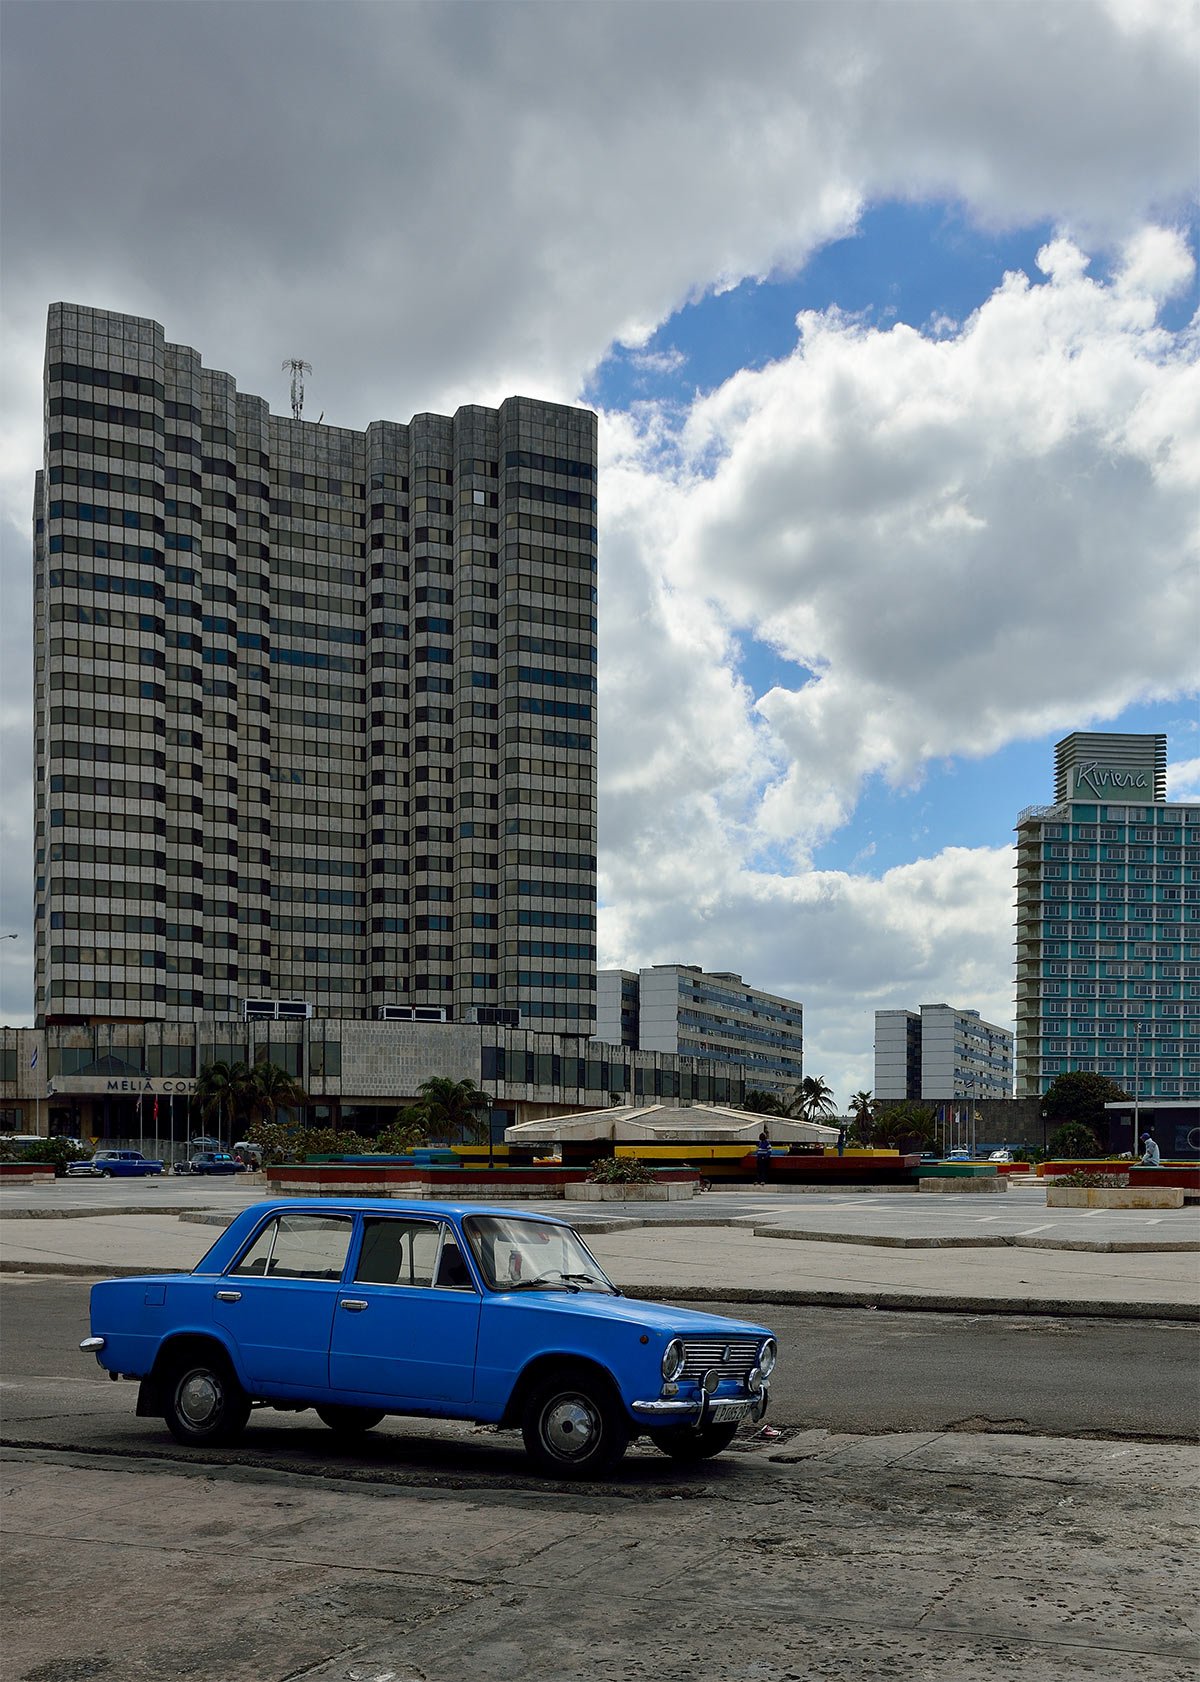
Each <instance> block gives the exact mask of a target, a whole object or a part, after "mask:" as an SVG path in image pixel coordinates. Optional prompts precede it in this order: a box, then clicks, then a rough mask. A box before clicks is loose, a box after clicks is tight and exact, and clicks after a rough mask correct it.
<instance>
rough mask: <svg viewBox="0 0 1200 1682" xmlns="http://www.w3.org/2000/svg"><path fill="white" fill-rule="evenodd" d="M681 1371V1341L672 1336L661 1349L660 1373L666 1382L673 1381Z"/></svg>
mask: <svg viewBox="0 0 1200 1682" xmlns="http://www.w3.org/2000/svg"><path fill="white" fill-rule="evenodd" d="M682 1371H683V1343H682V1342H681V1340H680V1339H679V1338H677V1337H673V1338H672V1339H671V1341H670V1343H668V1345H667V1347H666V1348H665V1349H664V1350H663V1358H662V1375H663V1377H664V1378H665V1379H666V1381H667V1383H668V1384H672V1383H674V1381H675V1380H676V1379H677V1378H678V1377H679V1375H680V1373H682Z"/></svg>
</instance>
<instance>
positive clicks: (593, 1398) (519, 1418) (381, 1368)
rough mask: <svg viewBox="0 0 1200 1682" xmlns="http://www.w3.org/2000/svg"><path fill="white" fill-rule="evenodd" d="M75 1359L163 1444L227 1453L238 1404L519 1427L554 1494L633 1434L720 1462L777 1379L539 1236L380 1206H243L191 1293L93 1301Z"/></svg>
mask: <svg viewBox="0 0 1200 1682" xmlns="http://www.w3.org/2000/svg"><path fill="white" fill-rule="evenodd" d="M80 1348H81V1349H83V1350H85V1351H89V1352H92V1353H94V1354H95V1355H96V1358H97V1360H98V1361H99V1362H100V1365H101V1366H102V1367H104V1368H105V1369H106V1370H107V1371H109V1372H111V1373H113V1374H114V1375H115V1374H119V1375H120V1376H122V1377H124V1378H136V1379H139V1380H140V1381H141V1382H140V1389H139V1392H138V1401H137V1412H138V1415H139V1416H140V1417H158V1418H162V1419H165V1421H166V1424H167V1428H168V1429H169V1430H170V1431H171V1433H172V1435H173V1436H175V1437H176V1439H177V1440H178V1441H179V1442H182V1443H190V1444H196V1445H209V1444H222V1443H229V1442H232V1441H233V1440H235V1439H236V1438H237V1436H238V1435H239V1434H240V1432H241V1431H242V1429H243V1427H244V1426H245V1424H246V1421H247V1419H248V1418H249V1416H250V1410H251V1407H252V1406H253V1405H255V1404H262V1405H266V1406H274V1407H280V1408H284V1409H288V1410H295V1409H296V1408H306V1407H311V1408H315V1409H316V1412H317V1414H318V1416H319V1417H320V1418H321V1419H322V1420H323V1421H324V1422H325V1424H326V1425H328V1426H330V1427H331V1428H332V1429H333V1430H335V1431H337V1432H339V1433H342V1434H343V1435H353V1434H355V1433H358V1432H361V1431H366V1430H369V1429H370V1428H371V1427H372V1426H373V1425H376V1424H378V1423H379V1421H380V1420H381V1419H383V1418H384V1416H385V1415H387V1414H416V1415H421V1416H424V1417H432V1418H440V1419H463V1420H474V1421H478V1422H481V1423H488V1424H492V1425H498V1426H501V1427H508V1428H512V1429H519V1430H520V1431H521V1433H522V1436H523V1438H524V1441H525V1447H526V1449H527V1450H528V1452H529V1454H530V1456H531V1458H532V1459H533V1461H534V1463H535V1464H536V1465H537V1467H538V1468H539V1469H540V1470H542V1471H545V1472H549V1473H552V1474H555V1475H557V1476H560V1477H593V1476H602V1475H604V1474H605V1473H606V1472H609V1471H611V1470H612V1468H613V1467H614V1466H615V1465H616V1464H617V1462H618V1461H619V1460H620V1458H621V1456H622V1454H623V1453H624V1452H625V1448H626V1446H627V1444H628V1443H629V1442H630V1440H631V1439H632V1438H634V1437H637V1436H640V1435H646V1436H648V1437H649V1438H650V1440H651V1441H652V1442H653V1443H655V1444H656V1445H657V1446H658V1447H659V1448H660V1449H662V1450H663V1452H664V1453H666V1454H669V1455H671V1456H673V1457H674V1458H675V1459H678V1460H683V1461H697V1460H703V1459H706V1458H708V1457H709V1456H710V1455H713V1454H718V1453H720V1451H721V1450H722V1449H723V1448H725V1447H726V1446H727V1445H728V1444H729V1442H731V1441H732V1439H733V1436H734V1434H735V1432H736V1431H737V1429H738V1426H739V1425H740V1424H741V1423H742V1422H743V1421H744V1420H759V1419H762V1417H763V1416H764V1414H765V1413H766V1411H767V1398H768V1388H769V1380H770V1376H771V1373H772V1371H773V1369H774V1366H775V1359H776V1344H775V1339H774V1337H773V1335H772V1333H771V1332H770V1331H769V1330H768V1329H767V1328H766V1327H765V1326H760V1325H757V1324H754V1323H752V1322H749V1321H744V1320H731V1319H726V1318H725V1317H724V1316H722V1315H717V1314H705V1313H701V1312H698V1311H694V1310H690V1309H686V1308H672V1307H666V1306H664V1305H661V1304H656V1303H650V1302H641V1301H635V1300H632V1299H630V1298H627V1297H624V1296H622V1294H621V1292H620V1291H619V1290H618V1289H617V1288H616V1286H615V1285H613V1284H612V1283H611V1281H610V1280H608V1279H607V1278H606V1277H605V1275H604V1271H603V1269H602V1268H601V1267H600V1264H599V1263H598V1262H597V1261H596V1259H595V1257H594V1256H593V1255H592V1254H591V1252H590V1251H589V1250H588V1248H587V1246H586V1244H584V1242H583V1240H582V1239H581V1238H580V1236H579V1234H578V1233H577V1232H576V1231H575V1230H574V1229H573V1228H572V1227H570V1226H569V1225H568V1224H567V1223H566V1222H565V1221H562V1220H560V1219H558V1218H557V1217H555V1216H551V1215H534V1214H530V1213H526V1212H518V1211H515V1210H511V1209H500V1208H489V1207H484V1208H479V1207H475V1206H472V1205H469V1204H468V1205H459V1204H451V1203H426V1202H421V1203H415V1204H403V1203H397V1202H394V1201H392V1200H391V1199H382V1198H381V1199H378V1200H376V1199H359V1198H349V1199H331V1198H314V1199H304V1200H296V1199H294V1198H288V1199H286V1200H275V1201H271V1202H266V1203H257V1204H254V1205H252V1206H251V1207H250V1208H248V1209H245V1210H243V1211H242V1213H241V1214H240V1215H239V1216H238V1217H237V1219H236V1220H234V1221H233V1222H232V1223H231V1225H230V1226H229V1227H228V1228H227V1229H226V1230H225V1232H223V1233H222V1235H221V1236H220V1237H219V1238H218V1239H217V1241H216V1243H215V1244H214V1245H213V1247H212V1248H211V1250H209V1252H208V1254H207V1255H206V1256H204V1258H203V1259H202V1260H201V1261H199V1262H197V1264H196V1266H195V1267H194V1268H193V1269H192V1271H191V1273H190V1274H182V1275H181V1274H162V1275H150V1276H147V1277H142V1278H135V1279H107V1280H104V1281H102V1282H101V1283H100V1284H97V1285H94V1286H93V1287H92V1294H91V1336H90V1337H87V1338H85V1339H84V1340H83V1342H82V1344H81V1345H80Z"/></svg>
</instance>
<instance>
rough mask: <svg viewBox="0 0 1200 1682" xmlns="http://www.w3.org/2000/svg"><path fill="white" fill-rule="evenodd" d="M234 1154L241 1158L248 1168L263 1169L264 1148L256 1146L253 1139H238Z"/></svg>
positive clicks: (234, 1146)
mask: <svg viewBox="0 0 1200 1682" xmlns="http://www.w3.org/2000/svg"><path fill="white" fill-rule="evenodd" d="M233 1154H234V1156H235V1157H240V1158H241V1160H242V1161H243V1162H244V1163H245V1164H246V1167H247V1168H261V1167H262V1146H261V1145H256V1144H255V1143H254V1141H253V1140H252V1139H238V1140H237V1141H236V1142H235V1143H234V1145H233Z"/></svg>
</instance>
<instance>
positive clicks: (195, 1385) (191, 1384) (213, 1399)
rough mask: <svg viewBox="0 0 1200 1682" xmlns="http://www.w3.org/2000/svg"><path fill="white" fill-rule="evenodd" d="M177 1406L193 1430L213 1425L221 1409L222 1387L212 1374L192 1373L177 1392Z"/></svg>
mask: <svg viewBox="0 0 1200 1682" xmlns="http://www.w3.org/2000/svg"><path fill="white" fill-rule="evenodd" d="M175 1405H176V1407H177V1408H178V1409H179V1412H180V1415H181V1416H182V1418H183V1419H184V1420H185V1421H186V1422H187V1424H189V1425H190V1426H191V1427H192V1428H193V1430H197V1431H199V1430H202V1429H203V1428H204V1426H206V1425H211V1423H212V1421H213V1419H214V1418H215V1417H216V1415H217V1413H218V1412H219V1411H220V1407H221V1386H220V1384H219V1382H218V1381H217V1378H216V1376H215V1374H213V1373H211V1372H190V1373H188V1375H187V1377H186V1378H185V1379H184V1380H183V1381H182V1382H181V1384H180V1386H179V1389H178V1390H177V1391H176V1392H175Z"/></svg>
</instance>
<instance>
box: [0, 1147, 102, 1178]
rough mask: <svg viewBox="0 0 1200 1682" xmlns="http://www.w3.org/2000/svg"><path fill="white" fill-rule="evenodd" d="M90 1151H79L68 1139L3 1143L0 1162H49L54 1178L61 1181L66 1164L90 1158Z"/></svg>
mask: <svg viewBox="0 0 1200 1682" xmlns="http://www.w3.org/2000/svg"><path fill="white" fill-rule="evenodd" d="M91 1154H92V1153H91V1151H87V1150H80V1148H79V1146H78V1145H73V1144H72V1143H71V1141H70V1140H69V1139H29V1140H26V1141H25V1143H23V1144H21V1143H17V1142H16V1141H14V1140H11V1139H7V1140H5V1141H4V1147H3V1149H2V1150H0V1161H5V1162H51V1163H53V1164H54V1177H55V1179H57V1180H61V1179H62V1177H63V1175H64V1174H65V1173H66V1171H67V1163H68V1162H82V1161H83V1159H84V1157H88V1156H91Z"/></svg>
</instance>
